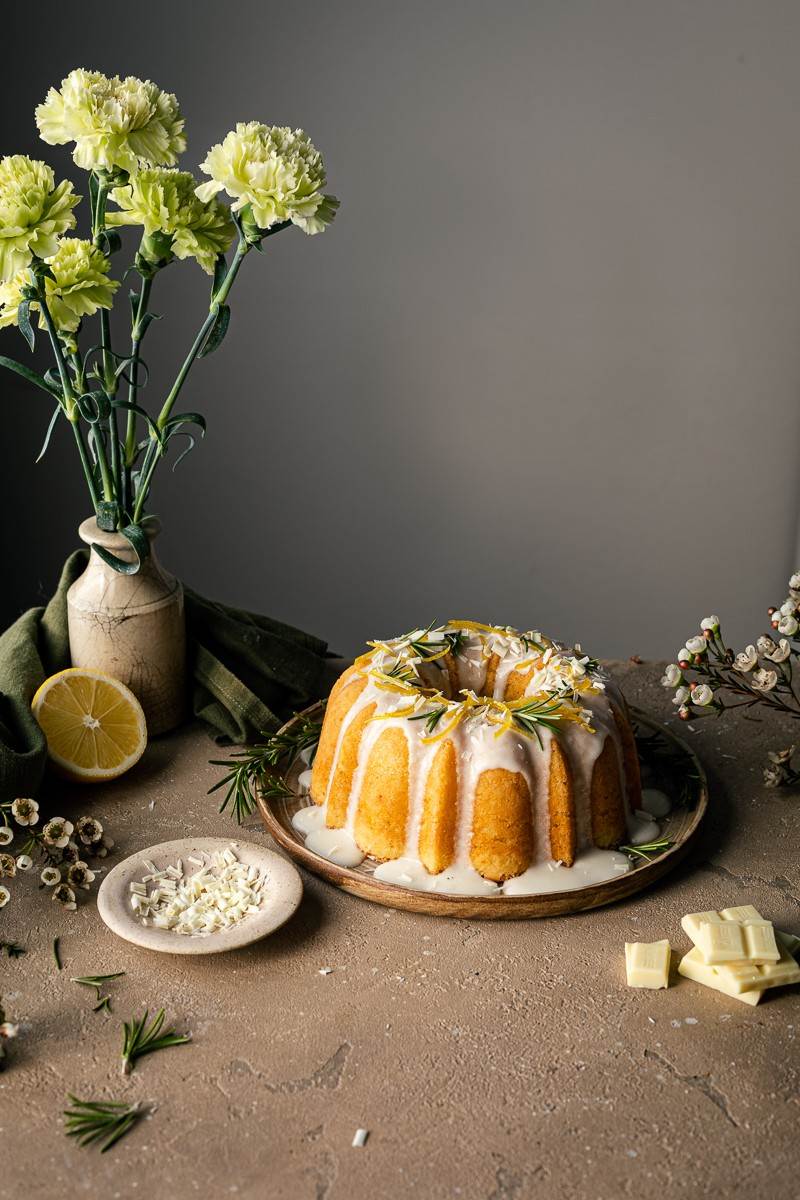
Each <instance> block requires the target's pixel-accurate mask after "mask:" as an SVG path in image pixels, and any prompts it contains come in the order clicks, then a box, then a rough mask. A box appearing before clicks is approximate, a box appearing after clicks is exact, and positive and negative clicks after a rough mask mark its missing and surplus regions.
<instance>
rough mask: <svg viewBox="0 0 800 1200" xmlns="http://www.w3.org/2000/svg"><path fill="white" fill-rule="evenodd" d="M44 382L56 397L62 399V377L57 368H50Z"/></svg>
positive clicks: (46, 372) (45, 374)
mask: <svg viewBox="0 0 800 1200" xmlns="http://www.w3.org/2000/svg"><path fill="white" fill-rule="evenodd" d="M44 381H45V383H46V384H47V386H48V387H49V388H50V391H51V392H53V394H54V395H56V396H58V398H59V399H61V376H60V375H59V373H58V371H57V370H56V368H55V367H48V368H47V370H46V371H45V373H44Z"/></svg>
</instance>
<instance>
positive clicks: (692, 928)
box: [681, 912, 722, 944]
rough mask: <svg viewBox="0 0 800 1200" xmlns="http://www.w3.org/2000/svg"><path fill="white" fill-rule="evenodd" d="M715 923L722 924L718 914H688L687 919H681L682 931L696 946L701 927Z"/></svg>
mask: <svg viewBox="0 0 800 1200" xmlns="http://www.w3.org/2000/svg"><path fill="white" fill-rule="evenodd" d="M715 923H720V924H721V923H722V917H721V916H720V915H719V913H718V912H699V913H687V914H686V916H685V917H681V929H682V930H683V932H684V933H688V935H689V937H690V938H691V939H692V941H693V942H694V943H695V944H696V943H697V939H698V937H699V936H700V926H701V925H703V924H709V925H710V924H715Z"/></svg>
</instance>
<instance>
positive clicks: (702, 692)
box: [692, 683, 714, 708]
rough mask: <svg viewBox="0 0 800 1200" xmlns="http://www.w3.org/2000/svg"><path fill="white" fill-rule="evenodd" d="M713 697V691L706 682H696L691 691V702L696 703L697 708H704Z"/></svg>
mask: <svg viewBox="0 0 800 1200" xmlns="http://www.w3.org/2000/svg"><path fill="white" fill-rule="evenodd" d="M713 699H714V693H713V692H712V690H711V688H710V687H709V686H708V684H707V683H698V685H697V687H696V688H695V689H694V691H693V692H692V704H696V705H697V706H698V708H705V707H706V705H708V704H710V703H711V701H712V700H713Z"/></svg>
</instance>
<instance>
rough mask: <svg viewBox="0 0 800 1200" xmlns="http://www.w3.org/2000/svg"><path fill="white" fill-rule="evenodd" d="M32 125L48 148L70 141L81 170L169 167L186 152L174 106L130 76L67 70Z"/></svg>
mask: <svg viewBox="0 0 800 1200" xmlns="http://www.w3.org/2000/svg"><path fill="white" fill-rule="evenodd" d="M36 124H37V126H38V127H39V133H40V135H41V137H42V138H43V139H44V141H45V142H47V143H48V144H49V145H51V146H63V145H64V144H65V143H67V142H74V143H75V149H74V150H73V152H72V157H73V158H74V160H75V162H76V163H77V164H78V166H79V167H84V168H85V169H86V170H87V171H96V170H105V171H111V170H113V169H114V168H116V167H119V168H121V169H122V170H123V171H135V170H136V168H137V167H138V166H139V165H141V164H144V165H145V166H172V165H173V163H175V162H177V158H178V155H179V154H181V153H182V152H183V151H184V150H185V149H186V138H185V137H184V136H183V125H184V122H183V118H182V117H181V114H180V109H179V108H178V101H177V100H176V99H175V97H174V96H173V95H171V94H170V93H169V92H162V91H161V89H160V88H159V87H156V85H155V84H154V83H150V81H149V80H146V81H144V80H141V79H136V78H135V77H134V76H132V75H129V76H128V78H127V79H120V78H119V76H118V75H115V76H113V78H111V79H108V78H107V77H106V76H105V75H101V74H100V72H99V71H84V70H83V69H82V68H78V69H77V70H75V71H70V73H69V75H68V76H67V78H66V79H64V80H63V81H62V84H61V88H60V90H58V91H57V90H56V89H55V88H51V89H50V91H49V92H48V93H47V98H46V99H45V101H44V103H43V104H40V105H39V107H38V108H37V109H36Z"/></svg>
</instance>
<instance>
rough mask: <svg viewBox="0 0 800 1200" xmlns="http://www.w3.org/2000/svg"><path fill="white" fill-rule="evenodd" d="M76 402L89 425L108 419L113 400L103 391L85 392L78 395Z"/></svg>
mask: <svg viewBox="0 0 800 1200" xmlns="http://www.w3.org/2000/svg"><path fill="white" fill-rule="evenodd" d="M75 403H76V404H77V406H78V412H79V413H80V414H81V416H82V417H83V419H84V421H86V422H88V424H89V425H96V424H97V423H98V421H105V420H107V419H108V414H109V413H110V412H111V401H110V400H109V398H108V396H107V395H106V393H105V392H103V391H94V392H84V393H83V395H82V396H76V398H75Z"/></svg>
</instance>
